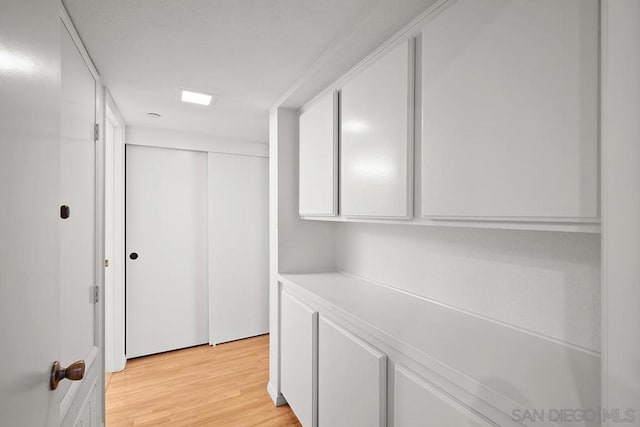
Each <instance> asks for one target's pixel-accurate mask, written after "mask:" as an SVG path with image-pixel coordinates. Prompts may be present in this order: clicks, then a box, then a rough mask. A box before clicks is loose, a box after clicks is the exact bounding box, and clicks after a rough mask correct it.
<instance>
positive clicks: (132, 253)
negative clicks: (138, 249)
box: [129, 252, 138, 259]
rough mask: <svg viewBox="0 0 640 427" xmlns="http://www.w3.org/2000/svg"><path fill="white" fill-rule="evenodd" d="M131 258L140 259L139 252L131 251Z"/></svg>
mask: <svg viewBox="0 0 640 427" xmlns="http://www.w3.org/2000/svg"><path fill="white" fill-rule="evenodd" d="M129 258H131V259H138V254H137V253H135V252H131V255H129Z"/></svg>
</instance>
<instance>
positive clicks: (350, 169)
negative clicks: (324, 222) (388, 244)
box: [340, 40, 414, 219]
mask: <svg viewBox="0 0 640 427" xmlns="http://www.w3.org/2000/svg"><path fill="white" fill-rule="evenodd" d="M413 46H414V45H413V40H407V41H405V42H403V43H401V44H399V45H398V46H397V47H395V48H393V49H392V50H390V51H389V52H387V53H386V54H384V55H383V56H382V57H380V58H379V59H376V60H375V62H373V63H372V64H367V65H365V66H364V67H365V68H364V69H363V70H362V71H359V72H358V74H356V75H355V76H354V77H352V78H350V79H349V80H348V81H347V82H346V83H345V84H344V86H343V87H342V89H341V93H340V103H341V106H340V115H341V139H340V146H341V150H340V154H341V156H340V172H341V181H340V184H341V191H340V194H341V198H340V210H341V213H342V215H344V216H347V217H370V218H401V219H408V218H411V216H412V209H413V208H412V206H413V203H412V202H413V197H412V196H413V189H412V184H413V169H412V164H413V120H412V118H413V69H414V66H413V56H414V55H413Z"/></svg>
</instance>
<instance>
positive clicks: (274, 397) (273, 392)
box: [267, 383, 287, 406]
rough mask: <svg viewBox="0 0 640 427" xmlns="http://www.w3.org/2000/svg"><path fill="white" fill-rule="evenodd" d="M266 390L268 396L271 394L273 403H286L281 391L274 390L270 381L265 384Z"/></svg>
mask: <svg viewBox="0 0 640 427" xmlns="http://www.w3.org/2000/svg"><path fill="white" fill-rule="evenodd" d="M267 392H268V393H269V396H271V400H272V401H273V404H274V405H276V406H282V405H286V404H287V399H285V398H284V396H283V395H282V394H281V393H278V392H276V390H275V388H274V387H273V386H272V385H271V383H269V384H267Z"/></svg>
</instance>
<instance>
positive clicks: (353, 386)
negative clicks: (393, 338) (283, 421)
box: [283, 317, 387, 427]
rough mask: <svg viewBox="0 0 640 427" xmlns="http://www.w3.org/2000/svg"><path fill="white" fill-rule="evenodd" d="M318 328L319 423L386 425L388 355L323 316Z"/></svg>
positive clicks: (355, 426)
mask: <svg viewBox="0 0 640 427" xmlns="http://www.w3.org/2000/svg"><path fill="white" fill-rule="evenodd" d="M318 329H319V330H318V422H319V425H321V426H331V427H340V426H344V427H374V426H380V427H382V426H385V425H386V394H387V393H386V391H387V390H386V389H387V356H385V355H384V354H382V353H381V352H379V351H378V350H376V349H375V348H373V347H371V346H370V345H368V344H367V343H365V342H364V341H362V340H360V339H359V338H357V337H355V336H354V335H352V334H350V333H349V332H347V331H345V330H344V329H342V328H341V327H339V326H337V325H336V324H334V323H332V322H331V321H329V320H327V319H324V318H322V317H320V322H319V328H318ZM285 368H286V367H285ZM283 370H284V369H283Z"/></svg>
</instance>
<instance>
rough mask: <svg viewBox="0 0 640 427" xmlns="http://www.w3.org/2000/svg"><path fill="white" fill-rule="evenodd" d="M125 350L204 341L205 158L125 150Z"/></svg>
mask: <svg viewBox="0 0 640 427" xmlns="http://www.w3.org/2000/svg"><path fill="white" fill-rule="evenodd" d="M126 181H127V182H126V188H127V191H126V193H127V194H126V233H127V237H126V240H127V242H126V246H127V260H126V261H127V263H126V266H127V267H126V268H127V272H126V278H127V279H126V353H127V358H132V357H138V356H144V355H148V354H154V353H159V352H163V351H169V350H175V349H178V348H184V347H190V346H194V345H199V344H204V343H208V342H209V336H208V333H209V331H208V301H207V299H208V288H207V154H206V153H202V152H195V151H184V150H172V149H165V148H152V147H141V146H131V145H127V148H126Z"/></svg>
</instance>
